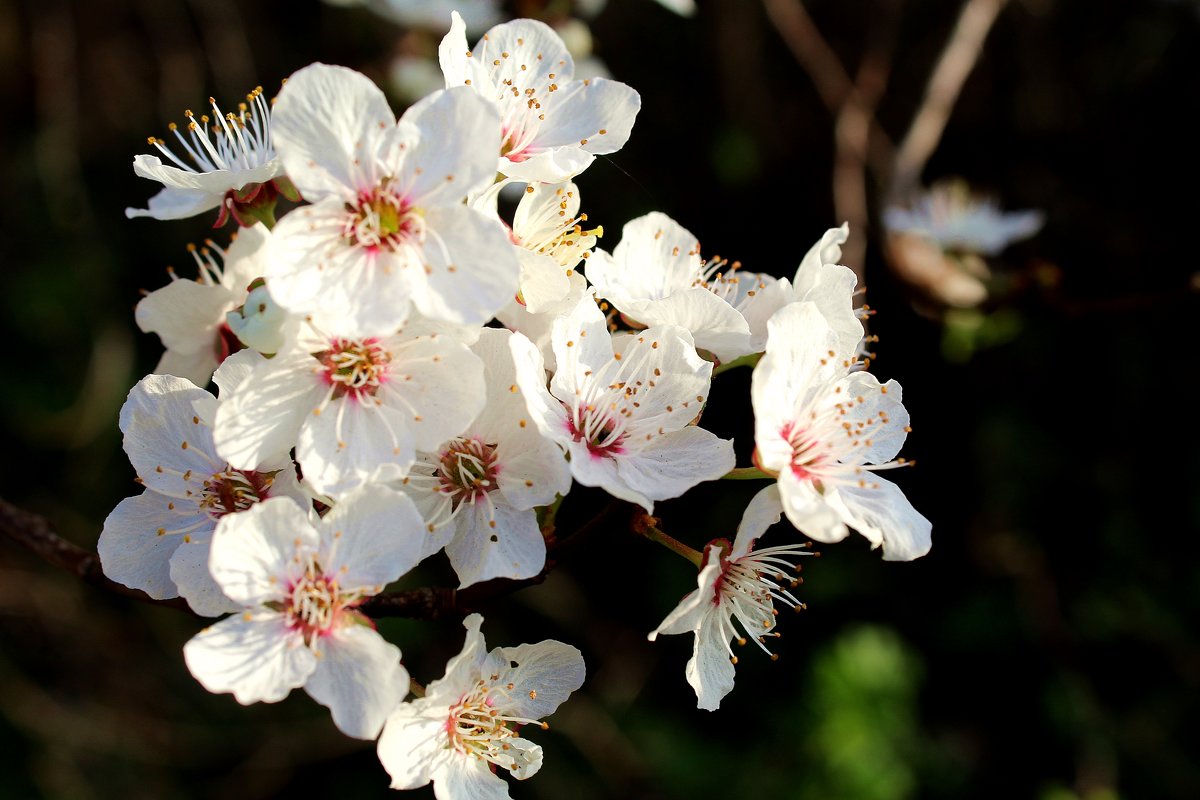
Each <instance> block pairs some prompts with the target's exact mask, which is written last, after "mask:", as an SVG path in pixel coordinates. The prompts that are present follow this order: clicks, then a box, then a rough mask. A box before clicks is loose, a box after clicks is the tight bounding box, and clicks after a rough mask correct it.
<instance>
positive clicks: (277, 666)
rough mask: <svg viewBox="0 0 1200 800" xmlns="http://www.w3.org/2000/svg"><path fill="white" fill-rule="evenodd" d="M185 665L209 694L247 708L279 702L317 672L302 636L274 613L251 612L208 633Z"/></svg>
mask: <svg viewBox="0 0 1200 800" xmlns="http://www.w3.org/2000/svg"><path fill="white" fill-rule="evenodd" d="M183 659H184V661H186V662H187V666H188V669H189V670H190V671H191V673H192V676H193V677H194V678H195V679H196V680H198V681H200V683H201V685H203V686H204V688H205V689H207V690H208V691H210V692H216V693H220V692H232V693H233V696H234V697H235V698H237V701H238V702H239V703H241V704H242V705H249V704H250V703H260V702H261V703H277V702H279V701H280V700H282V699H283V698H285V697H287V696H288V693H289V692H291V691H292V689H295V688H296V687H298V686H303V685H304V682H305V681H306V680H308V676H309V675H311V674H312V672H313V670H314V669H316V667H317V659H316V657H315V656H314V655H313V653H312V651H311V650H309V649H308V648H307V647H305V646H304V643H303V640H302V639H301V638H300V635H299V634H298V633H295V632H293V631H290V630H289V629H288V626H287V623H286V622H285V621H284V618H283V615H282V614H279V613H277V612H274V611H264V612H259V613H252V612H249V611H247V612H245V613H244V614H235V615H234V616H232V617H228V618H226V619H224V620H222V621H220V622H218V623H217V624H216V625H213V626H212V627H211V628H205V629H204V630H202V631H200V633H198V634H196V635H195V636H193V637H192V639H191V641H189V642H188V643H187V644H185V645H184V646H183Z"/></svg>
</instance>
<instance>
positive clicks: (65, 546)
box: [0, 498, 634, 619]
mask: <svg viewBox="0 0 1200 800" xmlns="http://www.w3.org/2000/svg"><path fill="white" fill-rule="evenodd" d="M633 508H634V506H633V505H632V504H630V503H626V502H624V501H621V500H613V501H612V502H610V503H609V504H608V505H607V506H606V507H605V508H604V509H603V510H602V511H601V512H600V513H599V514H597V515H596V516H595V517H593V518H592V519H590V520H589V521H588V522H586V523H585V524H584V525H582V526H580V528H579V529H578V530H577V531H575V532H574V533H573V534H571V535H570V536H568V537H565V538H563V539H555V540H553V541H552V542H551V543H550V544H549V546H548V548H547V550H548V553H547V558H546V565H545V566H544V567H543V568H542V571H541V572H540V573H538V574H537V575H535V576H534V577H532V578H525V579H523V580H511V579H509V578H494V579H492V580H490V581H484V582H483V583H477V584H475V585H474V586H469V587H467V588H466V589H462V590H457V589H454V588H452V587H445V586H422V587H419V588H416V589H404V590H400V591H396V592H386V593H384V594H380V595H376V596H375V597H372V598H369V599H368V600H366V601H365V602H364V603H362V604H361V605H360V606H359V607H358V608H359V610H361V611H363V612H364V613H365V614H367V615H368V616H371V617H409V618H412V619H438V618H440V617H446V616H464V615H466V614H469V613H470V612H471V611H475V610H477V609H479V608H481V607H483V606H485V605H486V604H487V603H488V602H489V601H491V600H493V599H495V598H497V597H501V596H504V595H508V594H511V593H513V592H515V591H517V590H519V589H524V588H525V587H527V586H534V585H537V584H539V583H541V582H542V581H544V580H545V579H546V575H548V574H549V573H550V571H551V570H552V569H553V568H554V566H555V564H556V563H557V562H556V561H554V560H552V559H551V558H550V557H549V556H550V554H554V555H558V556H560V557H561V555H562V554H563V553H565V552H567V551H569V550H571V549H574V548H575V547H577V546H579V545H580V544H582V543H583V542H584V541H585V540H586V539H589V538H591V537H592V536H593V535H594V534H595V533H596V532H597V531H599V530H602V529H603V528H605V527H609V526H613V525H615V524H617V523H618V521H619V520H621V518H622V516H624V518H625V519H624V523H623V524H625V525H628V524H629V522H628V521H629V518H630V516H631V509H633ZM0 532H2V533H3V534H4V535H5V536H7V537H8V538H9V539H11V540H12V541H14V542H16V543H17V544H19V545H21V546H22V547H24V548H25V549H27V550H29V551H30V552H31V553H33V554H34V555H36V556H38V557H39V558H41V559H42V560H43V561H45V562H47V563H48V564H51V565H53V566H55V567H57V568H59V569H61V570H63V571H65V572H68V573H70V574H72V575H74V576H75V577H76V578H79V579H80V580H82V581H84V582H85V583H89V584H91V585H92V586H95V587H97V588H100V589H104V590H105V591H108V592H111V593H113V594H117V595H121V596H122V597H129V598H132V599H134V600H138V601H141V602H143V603H149V604H151V605H158V606H165V607H167V608H175V609H178V610H180V611H187V612H189V613H193V612H191V609H190V608H189V607H188V604H187V602H186V601H185V600H184V599H183V598H181V597H175V598H171V599H169V600H156V599H154V598H153V597H150V596H149V595H147V594H146V593H145V592H143V591H141V590H139V589H131V588H129V587H128V586H124V585H122V584H120V583H117V582H116V581H114V580H111V579H110V578H108V577H107V576H106V575H105V574H104V572H103V570H102V569H101V566H100V557H99V556H98V555H96V554H95V553H94V552H92V551H90V550H85V549H84V548H82V547H79V546H78V545H75V544H72V543H71V542H68V541H67V540H66V539H64V538H63V537H62V536H60V535H59V534H58V532H57V531H55V530H54V526H53V525H52V524H51V523H50V521H49V520H48V519H46V518H45V517H43V516H41V515H40V514H34V513H33V512H30V511H25V510H24V509H21V508H18V507H17V506H14V505H12V504H11V503H9V502H8V501H7V500H4V499H3V498H0Z"/></svg>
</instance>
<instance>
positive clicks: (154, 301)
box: [134, 224, 288, 386]
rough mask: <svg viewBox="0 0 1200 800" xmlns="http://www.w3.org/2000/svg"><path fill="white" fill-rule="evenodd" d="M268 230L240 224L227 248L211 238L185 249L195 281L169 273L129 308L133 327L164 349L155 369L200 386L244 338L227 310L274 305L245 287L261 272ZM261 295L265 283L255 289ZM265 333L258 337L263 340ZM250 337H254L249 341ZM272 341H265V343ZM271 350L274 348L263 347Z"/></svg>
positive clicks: (279, 324) (278, 322)
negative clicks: (162, 283)
mask: <svg viewBox="0 0 1200 800" xmlns="http://www.w3.org/2000/svg"><path fill="white" fill-rule="evenodd" d="M270 236H271V233H270V231H268V230H267V229H266V227H265V226H263V225H262V224H258V225H255V226H253V227H250V228H242V229H240V230H239V232H238V234H237V236H236V237H235V238H234V240H233V242H232V243H231V244H230V245H229V247H228V248H225V249H222V248H220V247H218V246H216V245H215V244H213V243H212V242H206V243H205V246H204V247H202V248H199V249H197V248H195V247H189V250H190V251H191V253H192V256H193V258H194V259H195V261H196V266H197V268H198V270H197V271H198V276H197V278H196V280H187V279H181V278H179V277H178V276H177V275H176V274H175V273H174V271H172V272H171V282H170V283H168V284H167V285H166V286H164V287H162V288H161V289H156V290H155V291H153V292H150V293H149V294H148V295H146V296H145V297H143V298H142V300H141V301H140V302H139V303H138V304H137V308H136V310H135V311H134V318H135V319H136V320H137V324H138V327H139V328H141V329H142V330H143V331H146V332H147V333H156V334H158V336H159V338H160V339H161V340H162V343H163V346H164V347H166V352H165V353H163V355H162V358H161V359H159V362H158V366H157V367H155V368H154V371H155V372H156V373H159V374H162V375H177V376H179V377H180V378H187V379H188V380H190V381H192V382H193V383H195V384H196V385H197V386H204V385H205V384H207V383H208V381H209V379H210V378H211V377H212V373H213V370H214V369H216V368H217V366H218V365H219V364H220V363H221V362H222V361H223V360H225V357H226V356H228V355H229V354H230V353H231V352H234V351H236V350H238V349H240V348H241V347H242V346H243V344H244V343H243V342H242V341H240V340H239V337H238V335H237V332H236V331H234V330H233V329H232V328H231V327H230V325H229V322H228V318H229V314H230V312H233V314H234V316H235V318H236V320H235V324H237V321H239V320H240V319H241V314H240V313H239V312H238V311H237V309H239V308H242V307H245V306H246V304H247V303H252V304H253V305H252V306H251V308H250V309H249V310H250V311H254V310H256V307H257V306H258V305H262V306H263V311H268V310H269V309H274V308H275V307H274V304H273V303H271V302H270V300H269V298H267V297H262V298H261V299H258V298H256V299H255V300H253V301H252V300H250V299H249V295H250V294H251V293H252V292H251V291H250V285H251V283H252V282H254V280H255V279H256V278H260V277H262V274H263V272H264V271H265V269H266V267H265V254H266V249H267V242H268V240H269V239H270ZM256 291H259V292H260V294H261V293H263V292H265V291H266V289H265V287H264V288H262V289H256ZM274 322H275V324H274V326H273V332H274V333H275V334H276V335H278V334H279V333H280V332H281V331H282V328H283V327H284V326H285V325H287V324H288V322H287V320H285V319H276V320H274ZM263 339H264V337H262V336H260V337H259V340H260V341H255V344H261V343H263V342H262V341H261V340H263ZM252 341H253V340H252ZM272 343H274V341H273V340H267V341H266V344H267V345H268V346H269V345H270V344H272ZM266 352H268V353H269V352H273V350H266Z"/></svg>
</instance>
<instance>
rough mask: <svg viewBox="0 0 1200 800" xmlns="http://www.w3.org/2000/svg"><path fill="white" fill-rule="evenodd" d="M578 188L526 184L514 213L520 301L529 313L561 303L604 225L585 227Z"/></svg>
mask: <svg viewBox="0 0 1200 800" xmlns="http://www.w3.org/2000/svg"><path fill="white" fill-rule="evenodd" d="M584 222H587V214H581V213H580V212H579V189H578V187H576V186H575V184H574V183H571V182H570V181H568V182H565V183H559V184H552V183H541V184H529V185H528V186H526V187H525V192H524V193H523V194H522V195H521V201H520V202H519V203H518V204H517V210H516V213H515V214H514V215H513V225H512V238H513V241H514V243H515V244H516V245H517V250H516V252H517V258H518V260H519V261H520V262H521V290H520V302H521V303H522V304H523V305H524V306H525V308H526V309H527V310H528V311H529V312H530V313H531V314H537V313H540V312H542V311H546V310H547V309H549V308H550V307H551V306H553V305H555V304H558V303H561V302H562V300H564V299H565V298H566V297H567V295H568V294H569V293H570V292H571V284H572V281H571V277H572V276H573V275H574V274H575V267H577V266H578V265H579V263H580V262H581V261H583V260H584V259H586V258H588V257H589V256H590V254H591V251H592V248H594V247H595V246H596V239H597V237H599V236H602V235H603V234H604V229H603V228H593V229H591V230H585V229H584V227H583V225H582V223H584Z"/></svg>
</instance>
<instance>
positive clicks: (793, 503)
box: [779, 469, 850, 542]
mask: <svg viewBox="0 0 1200 800" xmlns="http://www.w3.org/2000/svg"><path fill="white" fill-rule="evenodd" d="M779 496H780V499H781V500H782V501H783V512H784V513H785V514H787V518H788V520H790V521H791V523H792V525H794V526H795V527H796V530H798V531H800V532H801V533H803V534H804V535H805V536H808V537H809V538H812V539H816V540H817V541H818V542H840V541H841V540H842V539H845V538H846V536H847V535H849V533H850V532H849V531H848V530H847V529H846V525H845V524H844V523H843V522H842V515H840V514H838V513H837V511H835V510H834V509H833V508H831V507H830V505H829V503H828V502H827V500H826V498H825V497H824V496H822V495H821V494H820V493H819V492H817V490H816V489H815V488H813V485H812V482H811V481H808V480H799V479H797V478H796V477H795V475H794V474H793V473H792V471H791V470H790V469H789V470H785V471H783V472H781V473H780V474H779Z"/></svg>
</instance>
